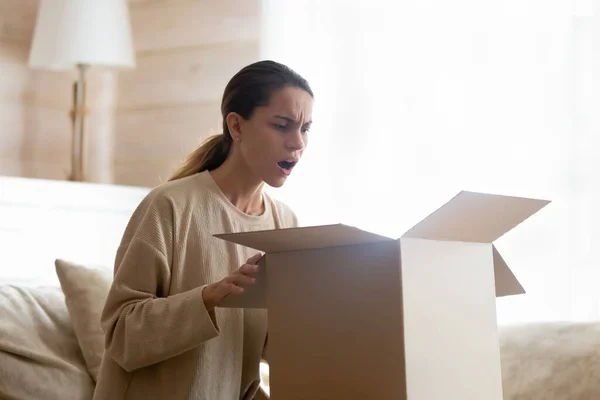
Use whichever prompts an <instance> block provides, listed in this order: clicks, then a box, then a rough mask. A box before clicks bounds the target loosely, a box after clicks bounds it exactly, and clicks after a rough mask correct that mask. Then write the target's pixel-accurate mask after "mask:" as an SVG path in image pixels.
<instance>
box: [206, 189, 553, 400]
mask: <svg viewBox="0 0 600 400" xmlns="http://www.w3.org/2000/svg"><path fill="white" fill-rule="evenodd" d="M548 203H549V202H548V201H544V200H535V199H525V198H518V197H509V196H499V195H489V194H482V193H474V192H460V193H459V194H458V195H457V196H455V197H454V198H453V199H451V200H450V201H449V202H448V203H446V204H444V205H443V206H442V207H440V208H439V209H438V210H436V211H435V212H433V213H432V214H430V215H429V216H428V217H427V218H425V219H424V220H423V221H421V222H420V223H418V224H416V225H415V226H414V227H413V228H411V229H410V230H408V231H407V232H406V234H404V235H403V236H402V237H400V238H399V239H393V238H388V237H384V236H381V235H376V234H374V233H370V232H366V231H363V230H360V229H357V228H354V227H350V226H346V225H343V224H337V225H326V226H314V227H306V228H293V229H281V230H272V231H262V232H243V233H235V234H221V235H217V236H218V237H220V238H222V239H224V240H228V241H231V242H234V243H237V244H240V245H244V246H248V247H251V248H253V249H256V250H262V251H265V252H266V255H265V257H264V258H263V261H264V264H263V265H262V275H261V276H260V277H259V279H257V281H260V282H257V286H256V287H254V288H252V289H247V290H246V291H245V293H243V294H242V295H239V296H231V297H230V298H228V299H227V301H226V302H225V303H224V304H222V306H224V307H238V308H255V307H258V308H267V309H268V312H269V364H270V383H271V398H272V399H274V400H296V399H298V400H299V399H308V398H310V399H315V400H319V399H323V400H325V399H345V400H346V399H347V400H353V399H357V400H358V399H364V398H373V399H375V398H376V399H410V400H418V399H437V398H444V399H447V400H448V399H456V400H459V399H460V400H464V399H466V398H469V399H470V398H473V399H475V398H477V399H480V398H485V399H486V400H488V399H490V400H500V399H502V387H501V375H500V358H499V357H500V356H499V349H498V337H497V326H496V314H495V312H496V310H495V298H496V297H500V296H507V295H514V294H520V293H524V290H523V287H522V286H521V284H520V283H519V281H518V280H517V278H516V277H515V276H514V274H513V273H512V271H511V270H510V269H509V267H508V265H507V264H506V262H505V261H504V259H503V258H502V256H501V255H500V253H499V252H498V250H497V249H496V247H495V246H494V245H493V243H492V242H493V241H494V240H496V239H498V238H499V237H500V236H502V235H503V234H505V233H506V232H508V231H509V230H511V229H513V228H514V227H515V226H517V225H518V224H520V223H522V222H523V221H524V220H525V219H527V218H528V217H529V216H531V215H533V214H534V213H536V212H537V211H539V210H540V209H541V208H543V207H544V206H545V205H547V204H548Z"/></svg>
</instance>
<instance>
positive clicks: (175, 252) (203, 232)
mask: <svg viewBox="0 0 600 400" xmlns="http://www.w3.org/2000/svg"><path fill="white" fill-rule="evenodd" d="M265 204H266V212H265V213H264V214H263V215H261V216H249V215H247V214H245V213H243V212H241V211H240V210H239V209H237V208H236V207H235V206H234V205H233V204H232V203H231V202H229V200H228V199H227V198H226V197H225V195H224V194H223V193H222V192H221V190H220V189H219V187H218V186H217V184H216V183H215V182H214V180H213V179H212V177H211V175H210V174H209V173H208V172H203V173H200V174H196V175H193V176H191V177H188V178H184V179H181V180H177V181H174V182H169V183H166V184H164V185H162V186H159V187H158V188H156V189H154V190H153V191H152V192H151V193H150V194H149V195H148V196H147V197H146V198H145V199H144V200H143V201H142V202H141V204H140V206H139V207H138V208H137V210H136V211H135V212H134V214H133V216H132V218H131V221H130V223H129V225H128V226H127V229H126V231H125V234H124V236H123V240H122V243H121V245H120V247H119V249H118V252H117V257H116V261H115V274H114V282H113V284H112V287H111V289H110V292H109V294H108V298H107V301H106V306H105V309H104V312H103V314H102V326H103V329H104V330H105V333H106V352H105V355H104V359H103V362H102V367H101V369H100V375H99V377H98V383H97V387H96V391H95V394H94V399H96V400H101V399H110V400H119V399H132V400H133V399H144V400H147V399H173V400H178V399H182V400H183V399H198V400H236V399H251V398H252V397H253V396H254V394H255V393H256V390H257V389H258V384H259V362H260V359H261V357H262V354H263V351H264V348H265V341H266V330H267V315H266V311H265V310H241V309H224V308H216V309H215V311H214V312H212V313H209V312H208V311H207V310H206V307H205V305H204V302H203V301H202V295H201V292H202V289H203V287H204V286H205V285H207V284H210V283H213V282H216V281H218V280H220V279H222V278H224V277H225V276H227V275H228V274H229V273H230V272H232V271H234V270H235V269H237V268H238V267H239V266H240V265H242V264H243V263H244V262H245V261H246V259H248V258H249V257H250V256H252V255H254V254H255V253H256V250H252V249H248V248H244V247H242V246H238V245H234V244H231V243H228V242H225V241H223V240H220V239H216V238H214V237H213V236H212V235H213V234H217V233H222V232H225V233H227V232H236V231H245V230H261V229H273V228H285V227H292V226H296V224H297V222H296V217H295V215H294V214H293V212H292V211H291V210H290V209H289V208H287V207H286V206H285V205H283V204H281V203H279V202H275V201H274V200H272V199H271V198H270V197H269V196H268V195H266V194H265Z"/></svg>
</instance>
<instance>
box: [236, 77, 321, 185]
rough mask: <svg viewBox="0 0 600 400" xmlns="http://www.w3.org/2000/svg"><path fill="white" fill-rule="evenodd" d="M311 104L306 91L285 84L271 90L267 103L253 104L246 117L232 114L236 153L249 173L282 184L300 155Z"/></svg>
mask: <svg viewBox="0 0 600 400" xmlns="http://www.w3.org/2000/svg"><path fill="white" fill-rule="evenodd" d="M312 105H313V99H312V97H311V95H310V94H308V93H307V92H306V91H304V90H303V89H300V88H296V87H287V88H284V89H281V90H278V91H275V92H274V93H273V94H272V95H271V99H270V101H269V104H268V105H267V106H264V107H257V108H256V109H255V110H254V112H253V114H252V116H251V118H250V119H248V120H244V119H243V118H239V116H236V117H235V120H236V121H235V122H237V124H235V125H237V126H235V127H234V129H233V130H231V129H230V131H231V132H232V136H234V138H233V139H234V142H236V145H237V146H238V147H239V150H240V151H239V154H240V155H241V157H242V158H243V161H244V164H246V166H247V167H248V168H249V169H250V170H251V171H252V172H253V174H254V175H255V176H256V177H257V178H259V179H261V180H262V181H263V182H265V183H267V184H268V185H269V186H273V187H280V186H282V185H283V184H284V183H285V181H286V180H287V178H288V176H290V174H291V173H292V170H293V169H294V167H295V166H296V164H297V163H298V162H299V161H300V158H302V153H303V152H304V149H305V148H306V145H307V144H308V130H309V128H310V125H311V123H312ZM231 127H232V126H230V128H231ZM236 136H237V137H236Z"/></svg>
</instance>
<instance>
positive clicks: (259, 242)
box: [215, 224, 392, 253]
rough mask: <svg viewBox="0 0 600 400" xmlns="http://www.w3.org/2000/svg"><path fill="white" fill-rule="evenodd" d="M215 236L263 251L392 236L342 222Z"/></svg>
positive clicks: (320, 245)
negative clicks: (381, 234)
mask: <svg viewBox="0 0 600 400" xmlns="http://www.w3.org/2000/svg"><path fill="white" fill-rule="evenodd" d="M215 237H218V238H220V239H223V240H227V241H229V242H233V243H237V244H239V245H242V246H246V247H250V248H252V249H256V250H259V251H263V252H265V253H276V252H283V251H295V250H307V249H322V248H326V247H335V246H349V245H354V244H362V243H376V242H382V241H386V240H392V239H391V238H388V237H385V236H380V235H377V234H375V233H371V232H367V231H363V230H360V229H358V228H355V227H352V226H348V225H343V224H335V225H322V226H310V227H302V228H286V229H275V230H267V231H254V232H242V233H230V234H220V235H215Z"/></svg>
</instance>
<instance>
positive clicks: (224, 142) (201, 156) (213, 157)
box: [169, 134, 231, 181]
mask: <svg viewBox="0 0 600 400" xmlns="http://www.w3.org/2000/svg"><path fill="white" fill-rule="evenodd" d="M230 147H231V136H229V135H223V134H219V135H214V136H211V137H209V138H208V139H206V140H205V141H204V142H202V143H201V144H200V146H198V147H197V148H196V149H195V150H194V151H192V153H190V154H189V155H188V156H187V157H186V158H185V160H183V162H182V163H181V165H179V167H177V169H176V170H175V172H174V173H173V175H172V176H171V178H169V181H174V180H177V179H181V178H185V177H187V176H190V175H194V174H196V173H199V172H203V171H206V170H208V171H212V170H213V169H216V168H218V167H220V166H221V164H223V163H224V162H225V159H226V158H227V155H228V154H229V148H230Z"/></svg>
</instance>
